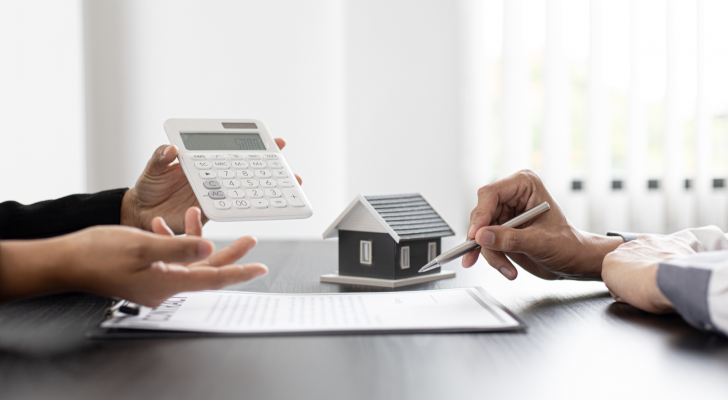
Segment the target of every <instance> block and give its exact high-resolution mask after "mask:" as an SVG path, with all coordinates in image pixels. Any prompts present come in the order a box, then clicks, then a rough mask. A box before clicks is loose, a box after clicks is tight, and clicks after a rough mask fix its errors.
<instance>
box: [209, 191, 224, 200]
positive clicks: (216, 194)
mask: <svg viewBox="0 0 728 400" xmlns="http://www.w3.org/2000/svg"><path fill="white" fill-rule="evenodd" d="M207 195H208V196H210V198H211V199H224V198H225V192H223V191H222V190H210V191H209V192H207Z"/></svg>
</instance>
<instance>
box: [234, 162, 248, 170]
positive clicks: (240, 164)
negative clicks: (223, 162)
mask: <svg viewBox="0 0 728 400" xmlns="http://www.w3.org/2000/svg"><path fill="white" fill-rule="evenodd" d="M232 164H233V168H235V169H246V168H248V163H246V162H245V161H233V162H232Z"/></svg>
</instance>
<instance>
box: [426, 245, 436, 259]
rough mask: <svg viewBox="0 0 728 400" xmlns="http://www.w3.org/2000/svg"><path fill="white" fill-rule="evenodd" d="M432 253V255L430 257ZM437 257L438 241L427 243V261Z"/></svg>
mask: <svg viewBox="0 0 728 400" xmlns="http://www.w3.org/2000/svg"><path fill="white" fill-rule="evenodd" d="M430 255H432V257H430ZM435 258H437V242H428V243H427V262H430V261H432V260H434V259H435Z"/></svg>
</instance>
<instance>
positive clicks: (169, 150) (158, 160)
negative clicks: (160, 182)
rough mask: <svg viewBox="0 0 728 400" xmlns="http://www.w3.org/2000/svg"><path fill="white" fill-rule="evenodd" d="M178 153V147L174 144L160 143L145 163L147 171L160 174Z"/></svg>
mask: <svg viewBox="0 0 728 400" xmlns="http://www.w3.org/2000/svg"><path fill="white" fill-rule="evenodd" d="M178 155H179V149H177V146H174V145H162V146H159V147H157V149H156V150H154V154H152V158H151V159H150V160H149V162H148V163H147V172H149V173H151V174H161V173H163V172H165V171H166V170H167V167H169V164H171V163H172V162H173V161H174V159H175V158H177V156H178Z"/></svg>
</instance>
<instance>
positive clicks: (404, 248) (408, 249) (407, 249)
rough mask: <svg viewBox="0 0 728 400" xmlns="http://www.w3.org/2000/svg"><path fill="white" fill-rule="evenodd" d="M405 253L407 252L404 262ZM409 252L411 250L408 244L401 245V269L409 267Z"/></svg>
mask: <svg viewBox="0 0 728 400" xmlns="http://www.w3.org/2000/svg"><path fill="white" fill-rule="evenodd" d="M405 250H406V251H405ZM405 253H406V254H407V259H406V261H407V262H405V257H404V255H405ZM410 253H411V252H410V247H409V246H402V247H401V248H400V249H399V267H400V268H401V269H409V267H410V257H411V256H410Z"/></svg>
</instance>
